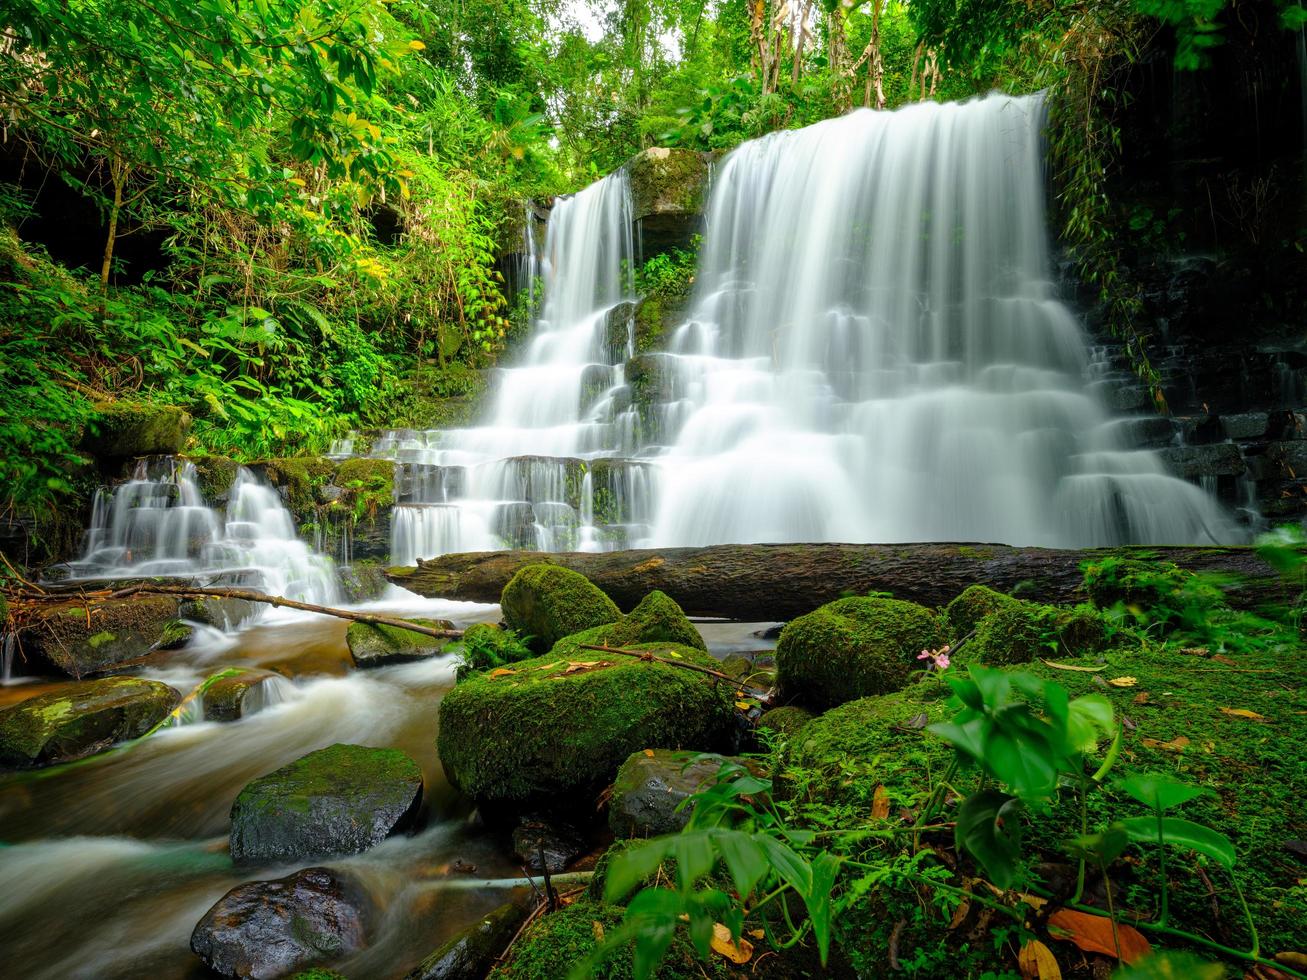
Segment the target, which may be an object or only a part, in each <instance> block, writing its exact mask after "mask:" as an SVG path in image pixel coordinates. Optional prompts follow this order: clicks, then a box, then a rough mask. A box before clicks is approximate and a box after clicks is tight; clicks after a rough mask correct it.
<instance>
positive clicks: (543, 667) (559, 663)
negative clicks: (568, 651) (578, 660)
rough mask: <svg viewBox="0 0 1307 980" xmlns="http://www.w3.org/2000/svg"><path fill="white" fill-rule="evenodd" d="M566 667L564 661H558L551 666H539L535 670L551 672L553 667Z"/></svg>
mask: <svg viewBox="0 0 1307 980" xmlns="http://www.w3.org/2000/svg"><path fill="white" fill-rule="evenodd" d="M566 665H567V661H566V660H558V661H556V662H554V663H552V664H541V665H540V666H539V667H537V668H536V670H553V669H554V668H555V667H564V666H566Z"/></svg>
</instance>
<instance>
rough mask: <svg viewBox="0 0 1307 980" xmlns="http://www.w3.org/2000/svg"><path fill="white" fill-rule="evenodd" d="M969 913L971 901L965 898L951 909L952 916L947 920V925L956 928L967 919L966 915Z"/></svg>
mask: <svg viewBox="0 0 1307 980" xmlns="http://www.w3.org/2000/svg"><path fill="white" fill-rule="evenodd" d="M970 914H971V903H970V902H969V901H967V900H966V899H965V898H964V899H963V900H962V901H961V902H960V903H958V907H957V908H955V909H954V910H953V918H951V919H950V920H949V923H948V927H949V928H950V929H956V928H957V927H958V926H960V925H962V923H964V922H966V921H967V916H968V915H970Z"/></svg>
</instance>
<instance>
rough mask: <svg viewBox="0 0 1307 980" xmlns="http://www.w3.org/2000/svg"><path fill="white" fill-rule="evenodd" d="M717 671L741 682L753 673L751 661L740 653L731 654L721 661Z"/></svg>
mask: <svg viewBox="0 0 1307 980" xmlns="http://www.w3.org/2000/svg"><path fill="white" fill-rule="evenodd" d="M718 669H719V670H720V671H721V672H722V673H723V674H726V675H727V676H728V677H734V678H735V679H736V680H737V681H742V680H744V678H746V677H748V676H749V674H750V673H752V672H753V661H752V660H750V659H749V658H748V657H746V656H745V655H744V654H742V653H732V654H731V655H730V656H729V657H727V658H726V659H725V660H723V661H722V663H721V666H720V667H719V668H718Z"/></svg>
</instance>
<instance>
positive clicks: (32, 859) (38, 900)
mask: <svg viewBox="0 0 1307 980" xmlns="http://www.w3.org/2000/svg"><path fill="white" fill-rule="evenodd" d="M386 608H387V610H388V611H390V612H392V613H395V614H398V615H404V614H410V615H425V616H435V617H440V618H446V619H452V620H453V621H454V622H455V623H456V624H457V625H459V626H464V625H467V624H470V623H473V622H483V621H493V620H496V619H497V618H498V609H497V608H496V607H494V606H477V605H472V604H467V603H435V602H430V601H425V600H421V599H417V598H416V597H413V598H411V599H410V600H400V601H398V602H396V603H388V604H387V606H386ZM346 626H347V624H346V623H345V622H344V621H341V620H336V619H329V618H326V617H311V616H296V615H292V616H289V617H282V618H277V619H273V620H271V621H267V622H265V623H264V624H263V625H257V626H254V627H251V628H249V629H246V630H244V631H243V632H240V633H238V634H236V635H234V636H224V635H222V634H218V633H216V632H214V633H212V634H206V635H204V636H201V637H199V638H198V639H197V640H196V641H195V642H193V643H192V645H191V646H190V647H188V648H187V649H185V650H182V651H179V652H178V653H177V654H175V655H173V656H172V657H170V658H169V659H168V661H167V664H166V666H164V667H156V668H154V669H143V670H141V671H140V673H141V676H146V677H153V678H156V679H159V680H163V681H165V682H167V683H169V684H172V685H173V686H174V687H175V688H177V689H178V690H179V691H182V692H183V693H186V692H188V691H190V690H192V689H193V688H194V687H195V686H196V685H197V684H198V683H199V682H200V681H201V680H202V679H203V678H204V677H206V676H208V675H209V674H211V673H213V672H214V671H216V670H218V669H220V668H222V667H225V666H229V665H242V666H259V667H265V668H270V669H275V670H277V671H279V672H282V673H284V674H286V675H287V680H286V681H285V683H284V684H278V685H277V689H276V690H275V691H274V694H279V695H280V696H281V700H280V702H279V703H274V704H272V705H270V706H268V707H266V708H264V709H263V710H262V711H259V712H257V713H255V714H252V715H250V716H248V717H246V718H243V719H241V720H240V721H236V722H229V723H225V724H218V723H212V722H195V723H190V724H185V725H182V726H180V727H178V728H174V729H169V730H165V731H162V732H160V733H158V734H157V735H154V736H152V737H150V738H149V739H147V740H146V741H144V742H142V743H140V744H139V745H137V746H135V747H133V748H131V749H130V750H127V751H123V752H115V753H110V754H108V755H106V756H103V757H100V758H97V759H95V760H93V761H90V762H87V763H83V764H80V765H77V766H73V767H71V768H66V769H61V770H59V771H57V772H54V773H53V774H48V775H39V774H38V775H35V776H34V775H33V774H27V775H21V776H7V777H0V841H3V842H4V846H3V848H2V849H0V949H2V950H3V951H4V960H3V966H0V974H2V975H4V976H14V977H23V978H30V980H65V978H83V977H84V978H95V980H118V978H124V980H125V978H137V977H149V978H160V980H168V978H199V977H203V976H205V975H206V973H205V971H204V969H203V967H202V966H201V964H200V962H199V960H198V959H197V958H196V957H195V956H194V955H193V954H192V953H191V952H190V947H189V943H190V934H191V930H192V929H193V928H194V926H195V923H196V922H198V921H199V919H200V918H201V917H202V916H203V915H204V913H205V912H206V911H207V910H208V909H209V907H210V906H211V905H213V903H214V902H216V901H217V900H218V899H219V898H221V897H222V896H223V895H224V894H225V893H226V892H227V891H228V890H229V889H231V888H232V887H234V886H235V885H237V884H240V883H241V882H245V881H255V880H266V879H269V878H278V877H282V876H284V875H286V874H289V873H291V872H292V871H294V870H295V869H296V868H299V867H307V866H309V865H310V864H319V865H321V864H325V865H327V866H330V867H336V868H345V869H349V870H350V871H352V872H353V873H354V874H356V875H357V876H358V877H359V878H360V879H361V880H362V881H363V882H364V883H365V885H366V886H367V888H368V890H369V891H370V893H371V895H372V897H373V899H374V901H375V904H376V907H377V908H378V909H379V911H380V915H379V917H378V918H379V922H378V924H377V926H376V927H375V928H374V930H373V934H372V937H371V941H370V944H369V946H368V948H367V949H366V950H363V951H361V952H359V953H356V954H353V955H352V956H350V957H348V958H346V959H344V960H342V961H340V962H339V963H336V964H333V966H334V967H335V968H336V969H339V970H340V971H341V972H343V973H344V974H345V975H346V976H348V977H350V980H373V978H377V980H383V978H385V980H388V978H392V977H402V976H403V975H404V974H405V973H406V972H407V971H408V970H409V969H411V968H412V967H413V966H414V965H416V964H417V963H418V962H419V961H420V960H421V959H422V958H423V957H424V956H425V955H426V954H427V953H429V952H430V951H431V950H433V949H434V948H435V947H436V946H438V945H439V944H440V943H441V942H442V941H443V940H444V939H446V938H448V937H449V936H451V935H453V934H454V933H456V932H458V931H459V930H460V929H462V928H464V927H466V926H467V925H469V924H470V923H472V922H473V921H475V920H476V919H477V918H479V917H480V916H481V915H483V914H484V913H486V912H487V911H489V910H491V909H493V908H495V907H496V906H498V905H499V904H501V903H502V902H504V901H506V900H507V899H508V898H509V896H510V892H509V891H508V890H506V889H505V888H504V887H503V886H501V885H482V884H480V882H481V881H483V880H484V879H497V878H512V877H516V876H517V875H519V874H520V871H519V869H518V867H517V864H516V863H515V862H514V861H513V859H512V857H511V855H510V854H509V853H508V849H507V847H506V846H505V845H506V842H505V840H504V836H503V834H502V833H499V834H497V833H493V832H490V831H486V830H483V829H481V828H480V827H479V825H477V824H476V822H475V821H474V820H473V819H471V818H472V814H471V810H470V806H469V805H468V803H467V802H466V801H465V800H462V799H461V798H460V797H459V796H458V795H457V794H456V793H455V792H454V791H453V790H452V788H451V787H450V786H449V784H448V782H447V781H446V779H445V776H444V772H443V770H442V769H441V766H440V762H439V759H438V758H437V757H436V751H435V743H436V719H437V707H438V705H439V703H440V699H441V697H442V696H443V695H444V693H445V692H446V691H447V690H448V689H449V688H450V687H451V686H452V684H453V671H454V658H452V657H439V658H434V659H431V660H427V661H422V662H420V663H415V664H407V665H403V666H394V667H384V668H380V669H376V670H369V671H354V670H352V669H351V664H350V660H349V654H348V651H347V649H346V646H345V629H346ZM702 629H703V632H704V634H705V636H706V637H707V639H708V641H709V643H710V645H711V646H712V647H713V649H714V651H715V652H717V653H718V655H719V656H724V655H725V654H726V653H727V652H730V651H734V650H740V649H760V648H763V647H767V646H770V645H771V644H769V643H766V642H763V641H759V640H757V639H756V638H754V637H753V636H752V635H751V631H752V630H753V629H756V626H748V625H744V624H725V623H723V624H710V625H705V626H704V627H702ZM43 689H46V688H45V687H44V686H43V685H38V684H24V685H20V686H13V687H10V688H7V689H4V690H3V695H2V696H3V698H4V700H13V699H16V697H17V696H30V695H33V694H36V693H39V692H40V691H41V690H43ZM335 742H353V743H356V744H362V745H375V746H393V747H397V748H400V749H403V750H404V751H405V752H408V753H409V754H410V755H411V756H413V758H414V759H416V760H417V761H418V762H419V764H420V765H421V766H422V770H423V774H424V777H425V782H426V803H425V807H424V808H425V811H426V812H425V814H424V824H423V827H422V829H420V830H419V831H418V832H417V833H415V834H414V835H412V836H404V837H397V838H392V839H390V840H388V841H386V842H384V843H383V844H381V845H380V846H378V847H376V848H373V849H372V850H370V851H368V852H366V853H364V854H360V855H357V856H354V857H350V858H345V859H339V860H332V861H317V862H304V863H301V864H298V865H284V866H275V867H259V868H241V869H236V868H235V867H234V866H233V864H232V862H231V859H230V857H229V855H228V852H227V834H228V830H229V822H228V813H229V811H230V809H231V804H232V801H233V800H234V799H235V798H236V795H237V793H239V792H240V790H241V788H242V787H243V786H244V785H245V784H246V783H247V782H249V781H250V780H251V779H253V778H255V777H257V776H260V775H262V774H264V773H267V772H270V771H272V770H273V769H276V768H278V767H279V766H282V765H285V764H286V763H288V762H290V761H292V760H294V759H296V758H298V757H300V756H302V755H304V754H305V753H307V752H311V751H313V750H314V749H318V748H322V747H324V746H327V745H331V744H333V743H335ZM455 861H458V862H463V863H466V864H471V865H475V866H476V872H475V874H472V875H469V874H461V873H459V872H457V871H452V870H451V869H450V867H449V866H450V864H451V862H455Z"/></svg>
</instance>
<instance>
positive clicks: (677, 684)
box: [438, 643, 734, 804]
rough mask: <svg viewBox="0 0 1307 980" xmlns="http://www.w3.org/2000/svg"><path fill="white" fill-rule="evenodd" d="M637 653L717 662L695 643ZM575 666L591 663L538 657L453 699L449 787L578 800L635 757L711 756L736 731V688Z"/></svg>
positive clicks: (642, 669)
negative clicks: (677, 752) (667, 753)
mask: <svg viewBox="0 0 1307 980" xmlns="http://www.w3.org/2000/svg"><path fill="white" fill-rule="evenodd" d="M635 649H648V650H652V651H654V652H656V653H657V654H658V655H659V656H663V657H669V656H670V657H679V658H683V659H685V660H686V661H689V662H694V663H701V664H705V665H710V664H712V663H715V661H713V660H712V658H710V657H708V656H707V655H706V654H704V653H703V652H702V651H700V650H698V649H696V648H694V647H687V646H679V645H676V644H671V643H650V644H639V645H637V646H636V647H635ZM576 663H578V664H587V663H588V664H594V666H591V667H575V666H572V665H571V664H569V661H568V660H567V659H566V658H559V657H555V656H552V655H551V656H547V657H536V658H534V659H531V660H524V661H521V662H520V663H517V664H514V665H513V666H512V667H511V668H505V669H506V670H508V671H510V673H504V674H499V675H498V676H494V675H495V674H496V672H494V671H492V672H491V674H486V675H481V676H477V677H471V678H468V679H467V680H466V681H465V682H464V683H462V684H459V685H458V686H457V687H455V688H454V690H452V691H450V692H449V693H448V694H446V695H445V698H444V700H443V701H442V702H441V705H440V729H439V736H438V748H439V754H440V759H441V762H442V763H443V764H444V767H445V772H446V774H447V775H448V776H449V779H450V782H452V783H453V784H454V785H455V786H456V787H457V788H459V789H460V790H462V791H463V792H464V793H466V794H467V795H469V796H471V797H473V798H474V799H477V800H480V801H485V802H492V803H507V804H522V803H526V802H536V801H546V800H548V799H550V798H557V797H568V798H569V799H571V800H573V801H575V800H576V799H578V798H581V797H583V796H584V795H585V794H586V793H588V792H591V791H596V790H598V789H599V788H600V787H602V786H604V785H606V784H607V783H608V782H610V781H611V780H612V778H613V776H614V775H615V774H616V772H617V770H618V768H619V767H620V766H621V764H622V763H623V762H624V761H625V760H626V758H627V756H629V755H630V754H631V753H632V752H636V751H639V750H641V749H645V748H693V749H702V750H704V751H712V750H715V749H718V748H720V747H722V743H723V741H724V739H725V737H726V735H727V733H728V732H729V731H730V729H731V726H732V724H733V721H734V719H733V713H732V709H731V705H730V700H729V697H728V693H729V692H727V691H726V690H724V689H722V688H720V687H718V686H715V685H713V684H711V683H709V682H708V681H707V680H706V679H705V678H704V677H702V676H701V675H699V674H696V673H694V672H692V671H687V670H681V669H678V668H675V667H670V666H664V665H662V664H657V663H646V662H643V661H640V660H637V659H634V658H628V657H611V658H605V657H604V656H603V655H602V654H587V655H586V657H585V659H584V660H577V661H576Z"/></svg>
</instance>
